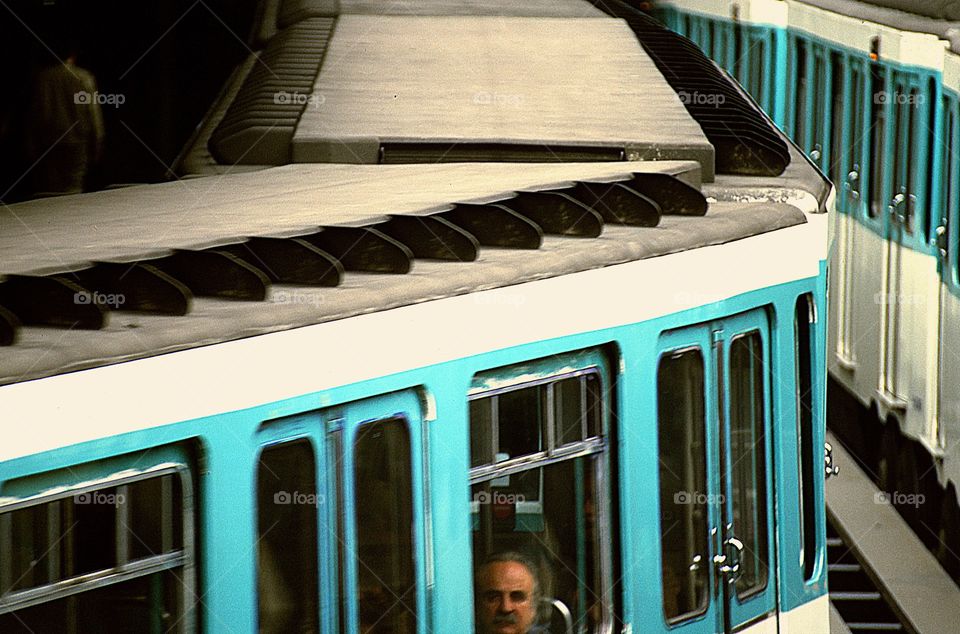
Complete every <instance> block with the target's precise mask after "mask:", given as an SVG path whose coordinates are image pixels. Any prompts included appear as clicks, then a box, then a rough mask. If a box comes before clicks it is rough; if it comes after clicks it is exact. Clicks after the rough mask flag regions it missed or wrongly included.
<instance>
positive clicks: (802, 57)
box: [793, 38, 808, 150]
mask: <svg viewBox="0 0 960 634" xmlns="http://www.w3.org/2000/svg"><path fill="white" fill-rule="evenodd" d="M795 50H796V55H797V60H796V69H797V74H796V78H797V84H796V88H795V91H794V96H793V117H794V118H793V140H794V141H796V142H797V144H798V145H800V146H801V147H802V146H803V145H804V143H806V141H805V137H806V131H807V114H808V113H807V43H806V42H805V41H804V40H802V39H799V38H797V40H796V49H795ZM804 150H806V148H804Z"/></svg>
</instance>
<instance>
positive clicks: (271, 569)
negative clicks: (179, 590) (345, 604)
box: [257, 440, 320, 634]
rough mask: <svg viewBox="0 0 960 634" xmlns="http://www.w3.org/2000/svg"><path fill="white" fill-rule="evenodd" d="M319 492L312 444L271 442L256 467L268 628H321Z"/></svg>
mask: <svg viewBox="0 0 960 634" xmlns="http://www.w3.org/2000/svg"><path fill="white" fill-rule="evenodd" d="M319 501H320V498H319V497H318V496H317V483H316V460H315V458H314V454H313V447H312V446H311V445H310V443H309V442H308V441H305V440H301V441H296V442H290V443H286V444H283V445H278V446H274V447H269V448H267V449H264V451H263V453H262V454H260V464H259V466H258V468H257V593H258V596H259V599H260V601H259V624H260V632H261V633H263V634H267V633H270V634H272V633H274V632H276V633H277V634H280V633H283V632H316V631H317V629H318V626H317V619H318V618H319V610H318V606H317V596H318V595H317V505H318V502H319Z"/></svg>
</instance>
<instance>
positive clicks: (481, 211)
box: [439, 203, 543, 249]
mask: <svg viewBox="0 0 960 634" xmlns="http://www.w3.org/2000/svg"><path fill="white" fill-rule="evenodd" d="M439 215H441V216H443V217H444V218H446V219H447V220H449V221H450V222H452V223H453V224H455V225H457V226H458V227H460V228H461V229H463V230H464V231H468V232H469V233H470V234H472V235H473V236H474V237H475V238H476V239H477V241H478V242H479V243H480V244H481V245H483V246H485V247H507V248H512V249H539V248H540V245H541V244H543V231H542V230H541V229H540V226H539V225H537V223H535V222H533V221H532V220H528V219H527V218H525V217H523V216H521V215H520V214H518V213H517V212H515V211H513V210H512V209H509V208H508V207H505V206H504V205H499V204H495V203H491V204H477V203H457V204H455V205H454V206H453V208H452V209H450V210H449V211H444V212H441V213H440V214H439Z"/></svg>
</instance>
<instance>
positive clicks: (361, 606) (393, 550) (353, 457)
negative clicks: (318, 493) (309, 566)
mask: <svg viewBox="0 0 960 634" xmlns="http://www.w3.org/2000/svg"><path fill="white" fill-rule="evenodd" d="M323 419H324V425H325V429H326V438H327V441H326V445H327V454H328V455H327V465H328V481H329V486H328V495H329V496H330V498H331V499H332V500H333V501H334V503H333V504H330V505H328V507H330V511H331V512H330V513H328V515H327V517H326V518H325V519H326V526H325V527H324V535H325V538H326V540H327V543H328V544H329V548H330V550H331V552H335V553H336V556H335V557H333V558H331V561H330V562H329V565H328V570H327V572H328V575H329V576H328V578H330V579H331V583H330V584H329V586H328V587H329V588H330V591H329V592H327V593H325V595H326V596H325V599H326V600H327V601H328V602H329V604H328V605H329V608H330V609H329V610H327V612H326V614H327V617H328V618H327V619H326V622H327V625H328V630H327V631H330V632H341V633H344V634H359V633H360V632H366V631H368V630H369V628H371V627H373V626H374V625H376V626H377V631H385V632H393V633H394V634H414V633H415V632H426V631H429V629H430V628H429V627H428V625H427V622H426V575H427V566H426V563H425V553H426V548H425V533H424V525H425V522H424V518H423V516H422V512H421V511H420V509H423V508H424V496H425V495H426V492H425V488H424V485H423V483H424V465H423V451H422V447H423V419H422V417H421V405H420V398H419V395H418V394H417V393H416V392H415V391H413V390H407V391H403V392H396V393H393V394H387V395H383V396H379V397H376V398H371V399H366V400H363V401H357V402H354V403H349V404H347V405H343V406H341V407H336V408H331V409H329V410H325V411H324V413H323Z"/></svg>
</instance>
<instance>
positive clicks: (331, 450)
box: [327, 429, 347, 631]
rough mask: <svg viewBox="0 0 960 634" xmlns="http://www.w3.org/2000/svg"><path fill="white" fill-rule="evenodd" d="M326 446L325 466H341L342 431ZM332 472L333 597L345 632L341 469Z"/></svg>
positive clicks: (345, 603)
mask: <svg viewBox="0 0 960 634" xmlns="http://www.w3.org/2000/svg"><path fill="white" fill-rule="evenodd" d="M328 439H329V442H328V444H327V461H328V463H327V464H331V465H342V464H343V458H342V457H341V456H343V429H336V430H334V431H332V432H330V434H329V436H328ZM332 471H333V497H334V499H335V504H336V513H335V514H334V516H333V517H332V518H331V521H332V523H333V524H334V526H333V527H331V530H333V533H334V536H335V537H336V540H337V541H336V548H337V596H336V597H334V599H335V602H336V604H337V618H338V621H337V622H338V623H340V624H341V628H340V630H341V631H346V626H345V625H344V624H346V622H347V602H346V600H345V599H344V597H346V596H347V592H346V588H347V556H346V548H347V535H346V530H347V529H346V526H344V517H345V510H344V500H343V469H342V468H336V469H332Z"/></svg>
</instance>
